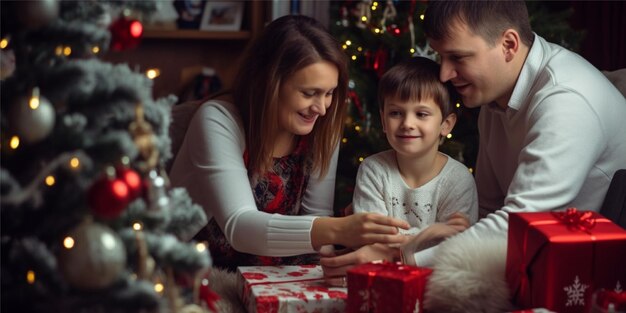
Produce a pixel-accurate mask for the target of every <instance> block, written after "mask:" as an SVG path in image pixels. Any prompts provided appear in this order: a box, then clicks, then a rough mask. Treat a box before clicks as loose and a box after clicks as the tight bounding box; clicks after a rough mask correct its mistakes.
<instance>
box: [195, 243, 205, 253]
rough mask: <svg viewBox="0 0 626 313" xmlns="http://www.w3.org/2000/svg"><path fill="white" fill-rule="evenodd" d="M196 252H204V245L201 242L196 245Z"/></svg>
mask: <svg viewBox="0 0 626 313" xmlns="http://www.w3.org/2000/svg"><path fill="white" fill-rule="evenodd" d="M196 250H198V252H204V251H206V244H204V243H203V242H198V243H197V244H196Z"/></svg>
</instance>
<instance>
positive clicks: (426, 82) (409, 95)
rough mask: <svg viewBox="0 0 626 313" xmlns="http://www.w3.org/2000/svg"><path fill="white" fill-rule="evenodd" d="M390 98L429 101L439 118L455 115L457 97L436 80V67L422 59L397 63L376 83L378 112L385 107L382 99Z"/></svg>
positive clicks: (431, 61) (450, 86)
mask: <svg viewBox="0 0 626 313" xmlns="http://www.w3.org/2000/svg"><path fill="white" fill-rule="evenodd" d="M394 97H395V98H397V99H398V100H400V101H410V100H415V101H422V100H426V99H433V100H434V101H435V103H437V105H438V106H439V109H440V110H441V115H442V116H443V118H446V117H447V116H448V115H450V114H452V113H455V109H456V106H455V103H456V100H457V98H458V97H457V95H456V91H455V90H454V88H453V87H452V85H451V84H450V83H445V84H444V83H442V82H441V81H440V80H439V64H437V63H436V62H435V61H433V60H431V59H428V58H424V57H415V58H411V59H409V60H407V61H404V62H401V63H399V64H397V65H395V66H394V67H392V68H391V69H389V70H388V71H387V72H386V73H385V74H384V75H383V76H382V78H381V79H380V82H379V84H378V103H379V105H380V110H381V111H383V109H384V108H385V99H389V98H394Z"/></svg>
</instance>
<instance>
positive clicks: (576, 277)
mask: <svg viewBox="0 0 626 313" xmlns="http://www.w3.org/2000/svg"><path fill="white" fill-rule="evenodd" d="M506 279H507V281H508V283H509V288H510V290H511V292H512V295H513V302H514V303H515V304H516V305H518V306H519V307H521V308H532V307H543V308H546V309H549V310H552V311H556V312H560V313H567V312H588V310H589V308H590V304H591V295H592V294H593V292H594V291H595V290H597V289H600V288H605V289H610V290H613V289H618V288H621V286H623V284H624V282H626V230H624V229H622V228H621V227H619V226H617V225H615V224H613V223H612V222H611V221H609V220H608V219H606V218H603V217H602V216H601V215H600V214H598V213H595V212H580V211H576V209H573V208H570V209H567V210H566V211H565V212H546V213H511V214H509V233H508V248H507V262H506Z"/></svg>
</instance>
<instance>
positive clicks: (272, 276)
mask: <svg viewBox="0 0 626 313" xmlns="http://www.w3.org/2000/svg"><path fill="white" fill-rule="evenodd" d="M237 271H238V272H239V277H238V281H237V288H238V290H239V296H240V297H241V299H242V301H243V303H244V306H245V307H246V309H247V310H248V312H249V313H278V312H280V313H289V312H294V313H295V312H297V313H306V312H315V313H324V312H328V313H340V312H341V313H343V312H344V311H345V307H346V299H347V297H348V291H347V289H346V288H340V287H331V286H328V285H326V284H325V283H324V279H323V277H324V274H323V272H322V268H321V266H319V265H293V266H241V267H238V268H237Z"/></svg>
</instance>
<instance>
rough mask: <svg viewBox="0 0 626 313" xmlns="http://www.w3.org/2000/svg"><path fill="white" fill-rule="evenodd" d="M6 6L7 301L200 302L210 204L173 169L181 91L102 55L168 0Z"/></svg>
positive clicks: (168, 306) (138, 306) (2, 208)
mask: <svg viewBox="0 0 626 313" xmlns="http://www.w3.org/2000/svg"><path fill="white" fill-rule="evenodd" d="M1 5H2V7H1V11H2V29H1V31H2V34H1V37H2V38H1V41H0V48H2V71H1V78H2V83H1V85H0V86H1V97H2V99H1V100H2V101H1V107H0V109H1V121H0V122H1V132H0V144H1V146H0V149H1V158H2V164H1V168H0V196H1V200H0V201H1V203H0V212H1V227H2V228H1V236H2V237H1V261H2V264H1V288H2V311H3V312H139V311H141V312H165V311H167V312H182V311H185V310H186V312H192V310H195V311H193V312H203V311H204V310H205V309H203V308H202V306H204V307H207V306H211V305H212V304H213V300H214V294H212V293H211V291H210V289H208V286H207V285H206V280H205V279H204V278H206V271H207V269H208V268H209V266H210V262H211V260H210V256H209V253H208V250H207V246H206V244H204V243H195V242H187V241H186V240H188V239H189V238H191V236H193V234H195V233H196V231H197V230H198V229H199V228H200V227H202V226H203V225H204V224H205V223H206V216H205V214H204V212H203V211H202V209H201V208H200V207H199V206H198V205H195V204H193V203H192V202H191V200H190V198H189V196H188V194H187V192H186V191H185V190H184V189H171V188H169V186H168V181H167V176H166V175H165V173H164V171H163V168H164V165H165V163H166V162H167V160H168V159H169V158H170V157H171V153H170V140H169V137H168V131H167V130H168V126H169V114H170V107H171V105H173V104H174V102H175V101H176V98H175V97H173V96H172V97H169V98H163V99H157V100H154V99H153V98H152V90H151V81H150V80H149V79H148V78H146V77H145V76H144V75H142V74H139V73H135V72H133V71H131V70H130V69H129V68H128V67H127V66H126V65H112V64H108V63H104V62H102V61H100V60H98V58H97V57H98V56H99V55H102V54H103V53H104V52H106V50H107V49H108V48H109V47H111V48H112V49H115V50H123V49H125V48H128V47H131V46H133V45H136V44H137V43H138V40H139V38H140V36H141V32H142V25H141V22H140V21H139V20H137V19H135V18H131V17H130V16H147V15H149V14H150V13H151V12H154V10H156V9H157V5H158V2H156V1H136V2H130V1H110V2H104V1H60V2H57V1H54V0H40V1H2V2H1ZM202 300H204V301H202ZM194 303H197V304H200V305H201V306H198V305H196V304H194Z"/></svg>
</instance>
